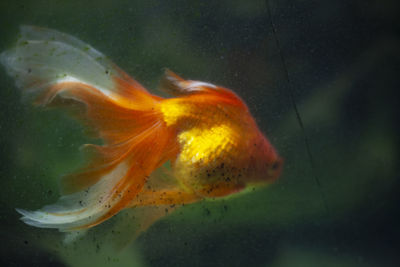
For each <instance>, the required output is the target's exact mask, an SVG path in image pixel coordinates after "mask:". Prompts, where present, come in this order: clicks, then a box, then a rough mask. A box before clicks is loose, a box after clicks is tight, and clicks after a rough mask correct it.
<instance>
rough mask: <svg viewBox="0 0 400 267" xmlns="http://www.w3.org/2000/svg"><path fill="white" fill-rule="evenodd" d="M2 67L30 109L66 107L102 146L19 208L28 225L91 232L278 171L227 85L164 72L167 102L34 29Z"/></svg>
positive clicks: (73, 45) (62, 38)
mask: <svg viewBox="0 0 400 267" xmlns="http://www.w3.org/2000/svg"><path fill="white" fill-rule="evenodd" d="M0 62H1V64H2V65H3V66H4V67H5V70H6V71H7V73H8V74H9V75H10V76H11V77H12V78H13V79H15V84H16V87H17V88H19V89H20V90H21V91H22V95H24V96H25V95H26V96H30V97H31V99H33V103H34V105H35V106H38V107H46V108H50V107H51V108H53V107H56V108H63V109H65V110H66V111H68V112H69V114H71V116H72V117H74V118H76V119H77V120H78V121H80V122H81V123H82V124H83V125H85V126H86V128H87V129H88V130H89V134H90V135H91V136H93V137H94V138H99V139H101V141H102V144H100V145H96V144H86V145H83V148H82V149H83V150H84V151H86V152H87V155H88V161H87V164H86V165H84V166H83V167H82V168H80V169H79V170H77V171H75V172H73V173H71V174H68V175H65V176H62V177H61V179H60V192H61V197H60V198H59V200H58V201H56V203H54V204H51V205H47V206H44V207H43V208H41V209H39V210H36V211H28V210H24V209H17V211H18V212H19V213H20V214H21V215H22V218H21V219H22V221H23V222H25V223H26V224H28V225H31V226H35V227H40V228H54V229H58V230H59V231H62V232H73V231H79V230H84V229H89V228H91V227H94V226H96V225H99V224H100V223H102V222H104V221H106V220H108V219H110V218H111V217H113V216H114V215H116V214H118V213H119V212H121V211H123V210H127V209H137V208H141V207H157V206H164V205H169V206H171V207H173V206H175V205H184V204H189V203H195V202H198V201H201V200H204V199H214V198H221V197H226V196H230V195H234V194H236V193H239V192H241V191H243V190H244V189H245V188H247V187H248V186H250V185H257V184H260V185H264V184H270V183H272V182H273V181H275V180H276V179H277V178H278V177H279V176H280V174H281V171H282V166H283V160H282V158H281V157H280V156H279V155H278V153H277V151H276V149H275V148H274V147H273V146H272V144H271V143H270V141H269V140H268V139H267V137H266V136H265V135H264V134H263V133H262V132H261V131H260V129H259V127H258V126H257V123H256V121H255V119H254V118H253V116H252V115H251V113H250V111H249V108H248V106H247V105H246V104H245V102H244V101H243V100H242V99H241V98H240V97H239V96H238V95H237V94H236V93H234V92H233V91H231V90H230V89H227V88H224V87H222V86H217V85H214V84H211V83H208V82H202V81H196V80H185V79H183V78H182V77H180V76H178V75H177V74H176V73H174V72H172V71H171V70H168V69H166V70H165V72H164V75H163V77H162V78H161V81H160V86H159V87H160V89H161V90H163V91H164V92H166V93H168V94H169V96H168V97H161V96H157V95H155V94H152V93H151V92H149V91H148V90H147V89H146V88H144V87H143V86H142V85H141V84H140V83H139V82H137V81H136V80H135V79H134V78H132V77H131V76H129V75H128V74H127V73H126V72H124V71H123V70H122V69H120V68H119V67H118V66H117V65H116V64H114V63H113V62H112V61H111V60H110V59H108V58H107V57H106V56H105V55H103V54H102V53H101V52H99V51H98V50H96V49H95V48H93V47H92V46H90V45H88V44H86V43H85V42H83V41H81V40H79V39H77V38H75V37H73V36H71V35H68V34H66V33H62V32H59V31H56V30H52V29H47V28H41V27H37V26H21V27H20V35H19V38H18V40H17V43H16V45H15V46H14V47H12V48H10V49H9V50H6V51H4V52H2V53H1V54H0ZM156 217H157V218H156V219H158V217H160V216H156Z"/></svg>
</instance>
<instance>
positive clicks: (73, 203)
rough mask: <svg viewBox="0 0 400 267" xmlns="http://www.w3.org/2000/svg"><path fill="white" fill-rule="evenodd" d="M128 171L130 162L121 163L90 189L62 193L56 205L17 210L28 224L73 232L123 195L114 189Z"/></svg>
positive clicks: (91, 221)
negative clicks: (117, 195) (67, 193)
mask: <svg viewBox="0 0 400 267" xmlns="http://www.w3.org/2000/svg"><path fill="white" fill-rule="evenodd" d="M127 172H128V165H127V164H125V163H120V164H119V165H118V166H117V167H116V168H115V169H113V170H112V171H111V172H109V173H108V174H106V175H105V176H104V177H102V178H101V180H100V181H99V182H98V183H96V184H95V185H93V186H91V187H89V188H88V190H85V191H81V192H77V193H74V194H70V195H65V196H62V197H61V198H60V199H59V200H58V201H57V202H56V203H55V204H53V205H48V206H44V207H43V208H42V209H40V210H37V211H26V210H22V209H17V211H18V212H19V213H20V214H22V215H23V217H22V218H21V220H22V221H24V222H25V223H26V224H29V225H32V226H35V227H41V228H58V229H59V230H60V231H70V230H75V229H76V228H79V227H82V226H85V225H90V224H91V223H94V222H96V221H97V220H98V219H99V218H100V217H101V216H102V215H104V214H105V213H107V211H108V209H109V208H110V207H112V206H113V205H114V203H115V202H117V201H118V200H119V198H115V197H113V196H114V193H115V192H113V191H112V188H114V186H115V185H116V184H117V183H118V182H119V180H120V179H121V177H124V176H125V175H126V173H127Z"/></svg>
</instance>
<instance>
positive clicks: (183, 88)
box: [159, 69, 218, 96]
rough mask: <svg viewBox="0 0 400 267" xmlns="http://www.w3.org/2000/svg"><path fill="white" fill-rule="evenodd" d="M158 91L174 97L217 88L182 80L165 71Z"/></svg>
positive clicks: (207, 84)
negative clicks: (160, 90)
mask: <svg viewBox="0 0 400 267" xmlns="http://www.w3.org/2000/svg"><path fill="white" fill-rule="evenodd" d="M159 87H160V89H162V90H164V91H166V92H167V93H169V94H171V95H174V96H182V95H187V94H192V93H194V92H200V91H209V90H216V89H218V87H217V86H215V85H213V84H211V83H206V82H200V81H192V80H184V79H183V78H182V77H180V76H179V75H177V74H176V73H174V72H173V71H171V70H169V69H166V70H165V72H164V76H163V77H162V78H161V81H160V86H159Z"/></svg>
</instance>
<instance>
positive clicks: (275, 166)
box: [271, 161, 281, 171]
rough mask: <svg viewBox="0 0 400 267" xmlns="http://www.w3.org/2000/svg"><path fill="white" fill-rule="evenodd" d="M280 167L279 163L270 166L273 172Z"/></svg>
mask: <svg viewBox="0 0 400 267" xmlns="http://www.w3.org/2000/svg"><path fill="white" fill-rule="evenodd" d="M280 166H281V163H280V161H275V162H274V164H272V166H271V169H272V170H274V171H275V170H277V169H279V167H280Z"/></svg>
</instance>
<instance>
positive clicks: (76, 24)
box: [0, 0, 400, 267]
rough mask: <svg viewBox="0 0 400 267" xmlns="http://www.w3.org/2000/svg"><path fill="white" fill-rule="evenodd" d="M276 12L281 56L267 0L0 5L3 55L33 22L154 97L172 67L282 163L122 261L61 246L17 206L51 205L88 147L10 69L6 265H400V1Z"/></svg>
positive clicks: (149, 235) (2, 124)
mask: <svg viewBox="0 0 400 267" xmlns="http://www.w3.org/2000/svg"><path fill="white" fill-rule="evenodd" d="M270 8H271V14H272V19H273V21H274V23H275V25H276V37H277V38H278V40H279V43H280V47H279V48H278V47H277V45H276V44H277V43H276V39H275V37H274V35H273V29H272V28H271V17H270V16H269V15H268V11H267V8H266V2H265V1H239V0H223V1H178V0H174V1H128V0H125V1H119V0H114V1H105V0H98V1H66V0H65V1H61V0H54V1H42V0H36V1H26V0H25V1H11V0H6V1H1V2H0V37H1V38H0V51H3V50H5V49H7V48H9V47H11V46H12V45H13V43H14V42H15V40H16V37H17V34H18V27H19V25H21V24H30V25H38V26H44V27H49V28H54V29H57V30H59V31H63V32H67V33H70V34H72V35H74V36H76V37H78V38H79V39H81V40H83V41H85V42H87V43H89V44H91V45H93V46H94V47H95V48H97V49H98V50H100V51H101V52H103V53H104V54H106V55H107V56H109V57H110V58H111V59H113V61H114V62H115V63H117V64H118V65H119V66H120V67H122V68H123V69H124V70H126V71H127V72H128V73H130V74H131V75H132V76H134V77H135V78H136V79H137V80H138V81H139V82H141V83H142V84H143V85H144V86H146V87H147V88H149V89H150V90H153V92H156V91H155V90H154V89H156V88H157V84H158V81H159V78H160V77H161V75H162V70H163V68H165V67H168V68H170V69H172V70H174V71H175V72H177V73H179V74H180V75H182V76H183V77H186V78H190V79H197V80H202V81H208V82H212V83H215V84H220V85H224V86H226V87H229V88H231V89H233V90H234V91H236V92H237V93H239V95H241V96H242V97H243V99H245V101H246V102H247V103H248V105H249V107H250V109H251V111H252V113H253V115H254V117H255V118H256V120H257V121H258V123H259V125H260V128H261V129H262V130H263V131H264V132H265V133H266V134H267V135H268V137H269V138H270V140H271V142H272V143H273V144H274V145H275V146H276V148H277V149H278V151H279V152H280V154H281V155H282V157H283V158H284V159H285V166H284V171H283V173H282V176H281V179H280V180H279V181H278V182H276V183H275V184H273V185H271V186H269V187H268V188H265V189H261V190H256V191H254V192H250V193H247V194H244V195H241V196H239V197H236V198H230V199H224V200H219V201H207V202H202V203H198V204H194V205H189V206H186V207H184V208H182V209H179V210H178V211H177V212H175V213H174V214H173V215H170V216H168V217H166V218H165V219H163V220H161V221H159V222H158V223H156V224H155V225H153V227H152V228H150V229H149V230H148V231H147V232H146V233H145V234H143V235H142V236H140V237H139V238H138V239H137V240H136V242H135V243H134V244H133V245H132V246H131V247H129V248H127V249H126V250H125V251H123V252H121V253H118V254H116V253H113V252H111V251H107V250H105V249H102V250H99V249H96V246H97V244H98V243H97V241H96V240H91V241H92V242H89V243H88V244H77V245H75V246H74V247H73V248H65V247H64V246H63V245H62V243H61V240H62V235H60V234H59V233H58V232H57V231H55V230H43V229H35V228H32V227H29V226H26V225H24V224H23V223H22V222H21V221H19V220H18V217H19V215H18V214H17V213H16V212H15V210H14V209H15V208H16V207H20V208H26V209H36V208H39V207H41V206H42V205H44V204H49V203H51V202H54V201H55V200H56V199H57V198H58V189H57V178H58V177H59V176H60V175H61V174H63V173H66V172H69V171H71V170H73V169H74V168H77V167H78V166H79V164H80V162H81V160H82V158H81V155H80V154H79V152H78V148H79V146H80V145H81V144H83V143H85V142H89V141H92V140H90V139H88V138H87V137H85V136H84V135H83V129H82V128H81V126H80V125H79V124H78V123H76V122H75V121H73V120H71V119H70V118H68V117H67V116H66V115H65V114H64V113H62V112H60V111H43V110H40V109H35V108H33V107H32V106H31V105H30V104H29V103H24V102H23V101H21V100H20V92H18V90H16V88H15V87H14V83H13V80H12V79H11V78H9V77H8V76H7V75H6V73H5V71H4V69H3V68H1V70H0V81H1V83H0V103H1V104H0V105H1V112H0V152H1V154H0V186H1V189H2V190H1V194H0V225H1V228H0V240H1V246H0V254H1V255H0V256H1V257H0V264H1V265H2V266H24V265H26V266H46V265H49V266H64V265H67V266H88V265H87V264H88V263H89V264H91V265H96V266H103V265H104V266H109V265H115V266H273V267H283V266H398V264H399V263H400V262H399V256H398V247H399V237H400V235H399V233H400V231H399V222H400V220H399V215H398V213H399V202H400V199H399V180H398V179H399V174H398V173H399V167H398V166H399V165H398V160H399V153H398V145H399V131H398V130H399V115H400V114H399V111H398V108H397V105H398V98H396V94H395V93H396V92H397V91H398V90H399V85H400V82H399V78H398V75H399V71H400V50H399V48H400V39H399V35H398V33H399V18H398V16H396V15H398V11H399V3H398V1H396V0H386V1H379V0H374V1H372V0H370V1H361V0H360V1H346V0H340V1H333V0H331V1H311V0H301V1H300V0H297V1H289V0H287V1H270ZM279 50H281V52H282V55H283V57H284V60H285V62H286V66H287V71H288V74H289V77H290V81H291V82H290V83H288V81H287V79H286V75H285V68H284V64H283V62H282V60H281V58H280V53H279ZM291 96H292V97H291ZM292 100H294V102H295V104H296V105H297V108H298V110H299V114H300V117H301V118H302V120H303V123H304V131H303V130H302V129H301V127H300V125H299V122H298V120H297V118H296V114H295V111H294V105H293V101H292ZM306 139H307V140H308V143H309V148H310V152H311V157H312V158H313V162H312V161H311V159H310V157H309V155H308V153H307V149H306V145H305V140H306ZM316 179H318V180H319V181H320V186H318V184H317V181H316ZM324 199H325V204H324ZM100 235H101V234H100ZM44 241H45V242H44ZM43 243H48V245H43ZM54 244H55V245H54ZM91 245H92V247H94V249H93V250H92V251H91V250H90V246H91ZM86 251H91V252H86Z"/></svg>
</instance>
